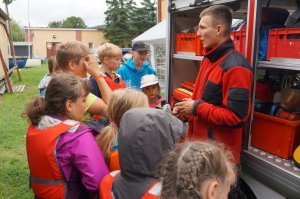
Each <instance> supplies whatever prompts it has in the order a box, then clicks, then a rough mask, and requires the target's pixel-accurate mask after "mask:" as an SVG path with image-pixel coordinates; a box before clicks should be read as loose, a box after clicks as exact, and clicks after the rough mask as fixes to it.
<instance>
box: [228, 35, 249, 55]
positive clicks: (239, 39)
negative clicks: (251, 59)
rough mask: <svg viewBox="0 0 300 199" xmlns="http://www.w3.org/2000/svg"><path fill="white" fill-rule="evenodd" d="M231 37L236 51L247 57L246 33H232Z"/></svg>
mask: <svg viewBox="0 0 300 199" xmlns="http://www.w3.org/2000/svg"><path fill="white" fill-rule="evenodd" d="M230 36H231V39H232V41H233V44H234V48H235V50H237V51H239V52H240V53H241V54H242V55H245V45H246V31H245V30H240V31H232V32H231V33H230Z"/></svg>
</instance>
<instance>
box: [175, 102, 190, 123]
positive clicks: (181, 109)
mask: <svg viewBox="0 0 300 199" xmlns="http://www.w3.org/2000/svg"><path fill="white" fill-rule="evenodd" d="M194 102H195V101H194V100H192V99H184V100H183V101H182V102H178V103H176V104H175V106H174V109H173V112H172V114H173V115H175V116H176V117H177V118H179V119H181V120H184V119H185V117H184V115H189V114H192V110H193V106H194Z"/></svg>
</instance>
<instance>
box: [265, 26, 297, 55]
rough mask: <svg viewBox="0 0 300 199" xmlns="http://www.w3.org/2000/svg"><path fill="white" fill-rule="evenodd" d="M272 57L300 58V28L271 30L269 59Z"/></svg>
mask: <svg viewBox="0 0 300 199" xmlns="http://www.w3.org/2000/svg"><path fill="white" fill-rule="evenodd" d="M271 57H281V58H300V28H281V29H271V30H269V39H268V54H267V59H268V60H270V58H271Z"/></svg>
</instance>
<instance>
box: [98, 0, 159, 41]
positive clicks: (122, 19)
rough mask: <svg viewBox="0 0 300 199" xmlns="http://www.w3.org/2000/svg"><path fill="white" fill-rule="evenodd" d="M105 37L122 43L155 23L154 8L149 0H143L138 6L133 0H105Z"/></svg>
mask: <svg viewBox="0 0 300 199" xmlns="http://www.w3.org/2000/svg"><path fill="white" fill-rule="evenodd" d="M106 4H107V5H108V9H107V11H106V12H105V14H106V18H105V24H106V29H105V30H104V31H105V36H106V38H107V39H108V40H109V41H110V42H112V43H115V44H117V45H122V44H124V43H126V42H128V41H131V40H132V39H133V38H135V37H136V36H138V35H139V34H141V33H143V32H145V31H146V30H148V29H149V28H151V27H152V26H154V25H155V24H156V13H155V11H156V9H155V6H154V3H152V2H151V0H143V1H142V2H141V5H142V7H140V8H138V7H137V6H136V3H135V1H133V0H106Z"/></svg>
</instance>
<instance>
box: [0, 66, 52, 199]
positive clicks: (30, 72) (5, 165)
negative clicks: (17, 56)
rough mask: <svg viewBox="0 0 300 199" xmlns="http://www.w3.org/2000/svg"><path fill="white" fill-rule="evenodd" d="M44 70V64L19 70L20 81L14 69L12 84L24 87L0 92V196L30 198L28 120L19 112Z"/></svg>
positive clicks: (32, 93) (30, 96)
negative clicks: (17, 90)
mask: <svg viewBox="0 0 300 199" xmlns="http://www.w3.org/2000/svg"><path fill="white" fill-rule="evenodd" d="M47 71H48V67H47V65H46V64H43V65H42V67H40V68H36V67H35V68H26V69H22V70H21V71H20V72H21V75H22V79H23V80H22V81H19V80H18V78H17V73H16V72H14V73H13V80H14V84H25V85H26V87H25V90H24V91H23V92H22V93H13V94H10V93H5V94H4V95H3V96H1V95H0V151H1V153H0V198H16V199H17V198H22V199H27V198H28V199H29V198H33V194H32V190H31V189H29V186H28V185H29V184H28V183H29V181H28V179H29V170H28V166H27V157H26V130H27V127H28V122H27V121H26V120H25V119H22V118H21V113H22V112H23V110H24V108H25V105H26V103H27V102H28V101H29V100H30V99H31V98H32V96H33V95H35V94H38V93H39V92H38V89H37V85H38V83H39V81H40V80H41V79H42V77H43V76H44V74H45V73H47Z"/></svg>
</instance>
